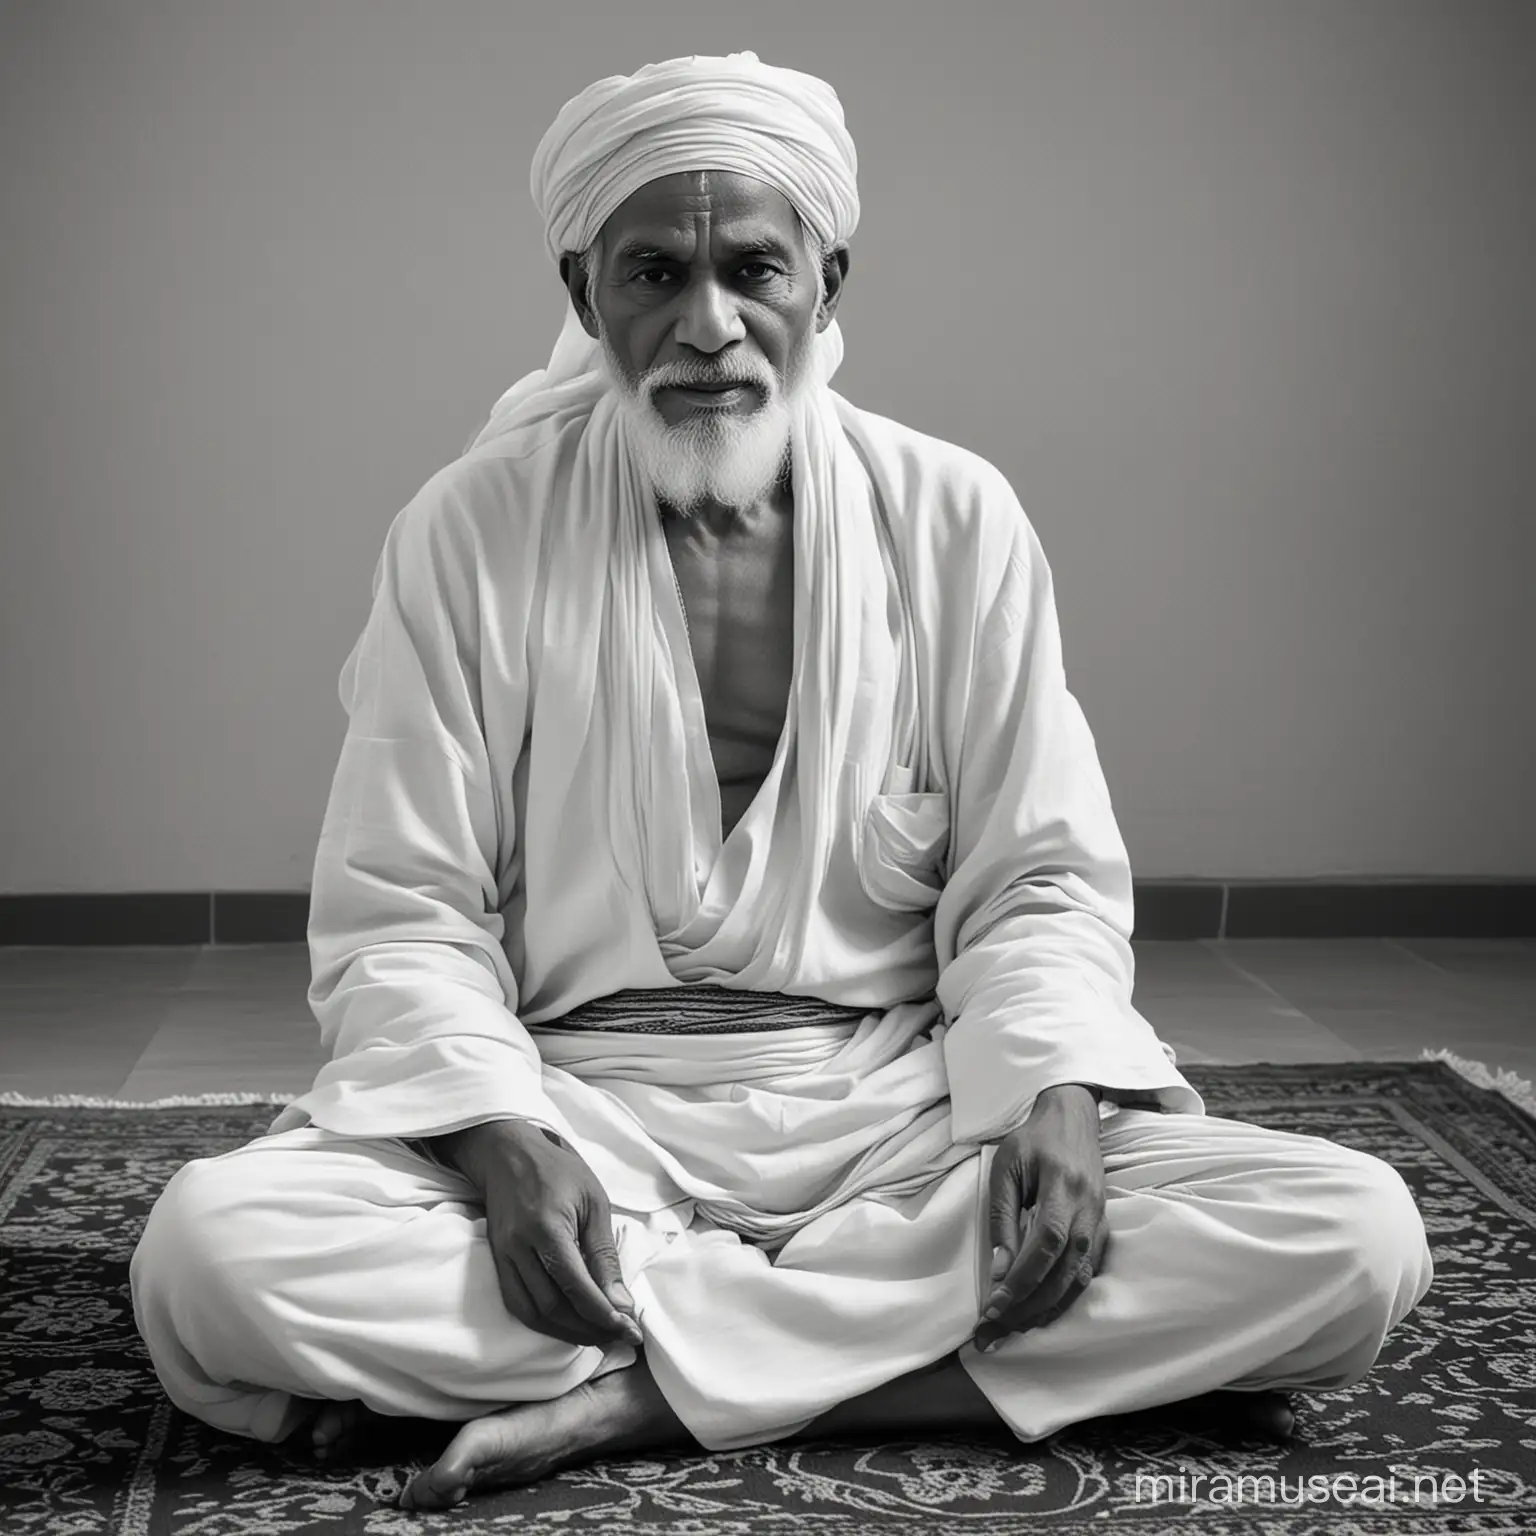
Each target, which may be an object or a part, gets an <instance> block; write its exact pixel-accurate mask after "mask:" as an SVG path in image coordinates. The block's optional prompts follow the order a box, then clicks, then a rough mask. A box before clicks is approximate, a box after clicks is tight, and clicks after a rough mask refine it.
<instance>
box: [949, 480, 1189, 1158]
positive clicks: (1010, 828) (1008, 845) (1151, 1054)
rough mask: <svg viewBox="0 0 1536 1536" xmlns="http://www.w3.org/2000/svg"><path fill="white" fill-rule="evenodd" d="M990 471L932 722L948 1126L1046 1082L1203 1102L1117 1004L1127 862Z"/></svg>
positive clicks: (971, 1127) (981, 1132)
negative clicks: (945, 799)
mask: <svg viewBox="0 0 1536 1536" xmlns="http://www.w3.org/2000/svg"><path fill="white" fill-rule="evenodd" d="M993 475H994V476H995V479H994V480H993V481H992V483H991V484H989V485H987V486H985V487H984V488H983V494H984V496H985V497H986V498H987V500H988V501H989V502H990V506H989V508H988V511H989V514H990V515H991V516H992V517H996V516H997V515H998V513H999V512H1001V513H1002V514H1003V516H1002V523H1003V529H1002V537H1001V539H1000V540H999V541H997V542H996V543H995V544H994V546H993V554H994V555H995V556H996V558H995V559H989V560H986V561H985V562H984V565H985V566H987V567H990V568H992V569H997V570H1000V571H1001V581H1000V583H999V584H997V586H996V590H995V594H993V595H991V597H990V600H983V599H980V598H979V599H978V608H979V609H980V610H981V611H980V617H979V619H978V620H977V622H976V625H975V631H974V632H975V636H976V638H975V642H974V646H973V648H972V650H971V655H970V657H969V677H968V678H967V679H962V680H961V681H962V688H961V690H960V692H961V694H962V701H961V702H960V703H959V704H958V705H957V706H953V709H954V712H953V713H952V715H951V716H950V723H949V725H948V726H947V729H948V730H949V731H950V733H951V740H950V741H948V742H947V743H946V757H947V759H948V763H949V769H950V785H949V789H950V795H951V798H952V806H951V843H950V873H949V878H948V880H947V881H946V883H945V887H944V889H943V891H942V893H941V895H940V897H939V901H938V904H937V906H936V907H935V909H934V942H935V947H936V949H937V951H938V960H939V981H938V996H939V1001H940V1003H941V1004H942V1006H943V1010H944V1016H945V1019H946V1020H947V1021H948V1027H947V1029H946V1031H945V1034H944V1053H945V1062H946V1066H947V1068H948V1072H949V1080H950V1095H951V1112H952V1115H953V1124H954V1136H955V1139H956V1140H957V1141H967V1142H969V1141H976V1142H981V1141H990V1140H994V1139H996V1138H998V1137H1001V1136H1004V1135H1006V1134H1008V1132H1010V1131H1011V1130H1013V1129H1015V1128H1016V1127H1017V1126H1018V1125H1020V1124H1021V1123H1022V1122H1023V1121H1024V1119H1025V1118H1026V1117H1027V1115H1028V1114H1029V1111H1030V1108H1031V1107H1032V1105H1033V1103H1034V1101H1035V1098H1036V1096H1037V1095H1038V1094H1039V1093H1041V1092H1042V1091H1043V1090H1044V1089H1046V1088H1048V1087H1052V1086H1054V1085H1056V1084H1061V1083H1086V1084H1088V1085H1090V1086H1094V1087H1097V1088H1099V1089H1101V1090H1102V1092H1103V1097H1104V1099H1105V1100H1108V1101H1118V1100H1119V1099H1121V1098H1124V1099H1126V1100H1130V1099H1132V1098H1134V1099H1135V1100H1136V1101H1137V1102H1138V1103H1144V1104H1146V1105H1148V1106H1149V1107H1150V1106H1152V1105H1154V1104H1155V1106H1156V1107H1158V1108H1161V1109H1164V1110H1175V1111H1184V1112H1186V1113H1191V1114H1203V1113H1204V1104H1203V1102H1202V1101H1201V1099H1200V1096H1199V1095H1198V1094H1197V1093H1196V1092H1195V1090H1194V1088H1193V1087H1191V1086H1190V1084H1189V1083H1187V1082H1186V1081H1185V1079H1184V1077H1183V1076H1182V1074H1181V1073H1180V1072H1179V1071H1178V1070H1177V1069H1176V1066H1175V1057H1174V1052H1173V1050H1172V1048H1171V1047H1169V1046H1167V1045H1165V1044H1164V1043H1163V1042H1162V1041H1160V1040H1159V1039H1158V1037H1157V1034H1156V1032H1155V1030H1154V1029H1153V1028H1152V1025H1151V1024H1150V1023H1148V1022H1147V1020H1146V1019H1144V1018H1143V1017H1142V1016H1141V1015H1140V1014H1139V1013H1138V1012H1137V1011H1136V1009H1135V1008H1133V1007H1132V1005H1131V995H1132V985H1133V980H1134V968H1135V960H1134V956H1133V952H1132V950H1131V944H1130V938H1131V932H1132V926H1133V917H1134V914H1133V899H1132V887H1131V869H1130V862H1129V859H1128V857H1127V854H1126V849H1125V844H1124V842H1123V841H1122V839H1121V836H1120V831H1119V828H1118V826H1117V825H1116V821H1115V816H1114V812H1113V810H1112V809H1111V806H1110V800H1109V791H1108V787H1107V785H1106V783H1105V780H1104V774H1103V771H1102V769H1101V767H1100V764H1099V758H1098V753H1097V750H1096V747H1095V744H1094V739H1093V735H1092V732H1091V731H1090V730H1089V727H1088V722H1087V720H1086V719H1085V718H1084V715H1083V712H1082V710H1081V708H1080V707H1079V705H1078V702H1077V700H1076V698H1074V697H1073V695H1072V693H1071V692H1070V691H1069V690H1068V688H1067V682H1066V676H1065V673H1064V671H1063V667H1062V654H1061V634H1060V627H1059V624H1058V621H1057V614H1056V600H1055V594H1054V591H1053V587H1052V581H1051V571H1050V567H1049V565H1048V564H1047V562H1046V559H1045V554H1044V551H1043V550H1042V549H1041V547H1040V542H1039V539H1038V537H1037V536H1036V534H1035V531H1034V528H1033V527H1032V526H1031V524H1030V523H1029V521H1028V519H1027V517H1026V516H1025V514H1024V511H1023V509H1022V507H1020V506H1019V504H1018V501H1017V499H1016V498H1015V496H1014V494H1013V491H1012V489H1011V488H1010V487H1009V486H1008V483H1007V481H1006V479H1005V478H1004V477H1003V476H1002V474H1001V473H1000V472H997V471H993ZM994 526H996V525H995V524H994ZM995 581H996V578H994V582H995ZM1104 1110H1105V1112H1109V1105H1108V1104H1106V1105H1105V1106H1104Z"/></svg>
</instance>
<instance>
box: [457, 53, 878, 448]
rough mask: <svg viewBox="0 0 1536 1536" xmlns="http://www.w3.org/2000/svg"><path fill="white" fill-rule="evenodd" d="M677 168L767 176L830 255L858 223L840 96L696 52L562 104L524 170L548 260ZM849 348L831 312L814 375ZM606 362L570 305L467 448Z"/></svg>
mask: <svg viewBox="0 0 1536 1536" xmlns="http://www.w3.org/2000/svg"><path fill="white" fill-rule="evenodd" d="M679 171H737V172H740V173H741V174H743V175H747V176H752V177H755V178H757V179H758V180H759V181H762V182H766V183H767V184H768V185H769V186H771V187H774V188H776V189H777V190H778V191H780V192H782V193H783V194H784V196H785V198H787V199H788V201H789V202H790V204H791V205H792V206H793V207H794V208H795V210H796V212H798V213H799V215H800V217H801V218H802V219H803V220H804V221H805V224H806V227H807V228H808V229H809V230H810V231H811V233H812V234H813V235H815V236H816V238H817V239H819V240H820V241H821V242H822V244H823V246H824V247H825V248H827V249H829V250H830V249H832V248H834V247H836V246H837V245H840V244H842V243H843V242H844V241H846V240H847V239H848V238H849V237H850V236H851V235H852V234H853V231H854V229H855V227H856V226H857V225H858V222H859V192H858V155H857V153H856V151H855V150H854V146H853V140H852V138H850V137H849V134H848V130H847V128H846V127H845V126H844V124H843V109H842V105H841V103H840V102H839V101H838V99H837V92H836V91H834V90H833V89H832V87H831V86H830V85H828V84H827V83H826V81H824V80H818V79H817V78H816V76H815V75H807V74H803V73H801V72H800V71H799V70H796V69H780V68H777V67H775V66H774V65H772V64H764V63H763V62H762V61H761V60H760V59H759V58H758V56H757V55H756V54H755V53H750V52H748V53H732V54H727V55H725V56H724V57H715V56H710V55H706V54H692V55H689V56H688V57H686V58H678V59H668V60H666V61H665V62H664V63H661V64H647V65H646V66H645V67H644V68H643V69H639V70H637V71H636V72H635V73H634V74H633V75H610V76H608V78H607V79H604V80H599V81H597V82H596V83H595V84H593V85H589V86H588V87H587V88H586V90H584V91H582V92H581V93H580V94H579V95H577V96H573V97H572V98H571V99H570V100H569V101H568V102H566V104H565V105H564V106H563V107H562V108H561V109H560V112H559V115H558V116H557V117H556V118H555V120H554V122H553V123H552V124H551V125H550V127H549V130H548V132H547V133H545V135H544V137H543V138H542V139H541V140H540V141H539V147H538V149H537V150H536V151H535V152H534V156H533V169H532V174H531V176H530V178H529V186H530V190H531V191H532V193H533V200H534V203H535V205H536V206H537V208H538V210H539V214H540V216H541V217H542V218H543V220H544V238H545V244H546V246H547V248H548V250H549V254H550V256H551V258H552V259H553V260H554V261H556V262H558V261H559V260H560V257H561V256H562V255H563V254H564V253H565V252H567V251H575V252H585V251H586V250H587V248H588V247H589V246H590V245H591V243H592V241H593V240H594V239H595V238H596V236H597V232H598V231H599V230H600V229H601V228H602V226H603V223H604V221H605V220H606V219H607V218H608V216H609V214H611V213H612V212H613V211H614V209H616V208H617V207H618V206H619V205H620V204H621V203H622V202H623V201H624V200H625V199H626V198H627V197H629V195H630V194H631V193H632V192H634V191H636V190H637V189H638V188H640V187H643V186H644V185H645V184H646V183H647V182H650V181H655V180H656V179H657V178H658V177H661V176H670V175H674V174H676V173H677V172H679ZM842 356H843V340H842V333H841V332H840V330H839V329H838V326H837V322H836V321H835V320H834V321H833V322H832V323H831V324H830V325H828V326H827V328H826V329H825V330H824V331H822V332H821V333H820V334H819V335H817V337H816V338H815V342H814V345H813V347H812V351H811V366H812V368H813V370H814V372H815V375H816V378H817V380H818V381H819V382H821V383H825V382H826V381H827V380H829V379H830V378H831V377H832V375H833V373H835V372H836V370H837V366H838V364H839V363H840V362H841V361H842ZM600 362H601V349H600V347H599V345H598V343H597V342H596V341H594V340H593V339H592V338H591V337H590V336H588V335H587V333H586V331H585V330H584V329H583V328H582V325H581V321H580V319H579V318H578V317H577V314H576V311H575V308H574V306H573V305H571V304H570V303H569V302H567V304H566V306H565V324H564V328H563V329H562V330H561V332H560V336H559V339H558V340H557V341H556V343H555V350H554V353H553V354H552V355H551V357H550V360H549V365H548V367H546V368H540V369H536V370H535V371H534V372H533V373H530V374H528V375H527V376H526V377H524V378H522V379H519V380H518V381H517V383H516V384H514V385H513V386H512V387H511V388H510V389H509V390H507V392H506V393H505V394H504V395H502V397H501V399H500V400H498V401H497V402H496V404H495V406H494V407H493V408H492V411H491V416H490V419H489V420H488V421H487V422H486V424H485V426H484V427H482V428H481V429H480V431H479V432H478V433H477V434H476V436H475V437H474V438H473V439H472V440H471V443H470V446H471V447H477V446H479V445H480V444H482V443H484V442H486V441H487V440H488V439H489V438H490V437H492V436H498V435H500V434H501V433H503V432H506V431H509V430H511V429H513V428H515V427H517V426H521V425H525V424H527V423H528V422H529V421H531V420H534V419H536V418H538V417H539V416H542V415H544V414H547V413H548V412H549V411H551V410H558V409H559V408H560V407H561V406H562V405H565V404H567V403H570V402H569V401H567V399H566V393H567V392H565V391H563V390H562V386H565V385H575V384H577V383H578V382H579V381H583V380H586V379H587V376H588V375H591V376H592V377H593V379H594V380H595V379H597V378H599V376H600V375H599V367H600ZM556 391H561V393H559V394H558V395H557V394H556Z"/></svg>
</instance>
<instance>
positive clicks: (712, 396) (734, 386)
mask: <svg viewBox="0 0 1536 1536" xmlns="http://www.w3.org/2000/svg"><path fill="white" fill-rule="evenodd" d="M751 387H752V386H751V385H750V384H743V383H741V382H739V381H735V380H732V381H731V382H728V383H724V384H668V385H666V386H665V389H666V392H667V393H668V394H672V395H677V396H678V397H680V398H681V399H683V400H687V401H688V402H690V403H691V404H704V405H730V404H733V403H734V402H735V401H737V400H739V399H740V398H741V397H742V396H743V395H744V394H746V392H747V391H748V390H749V389H750V388H751Z"/></svg>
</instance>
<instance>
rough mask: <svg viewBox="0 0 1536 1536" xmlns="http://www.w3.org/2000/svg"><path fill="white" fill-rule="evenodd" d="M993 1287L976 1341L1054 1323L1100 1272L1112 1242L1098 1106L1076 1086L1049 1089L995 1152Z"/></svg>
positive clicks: (984, 1343) (983, 1345)
mask: <svg viewBox="0 0 1536 1536" xmlns="http://www.w3.org/2000/svg"><path fill="white" fill-rule="evenodd" d="M990 1206H991V1229H992V1248H993V1258H992V1271H991V1276H990V1279H991V1286H992V1289H991V1294H990V1295H989V1297H988V1299H987V1301H986V1302H985V1303H984V1305H983V1316H982V1320H981V1324H980V1326H979V1327H978V1328H977V1330H976V1347H977V1348H978V1349H982V1350H986V1349H988V1348H990V1347H992V1346H993V1345H995V1344H996V1343H997V1342H998V1341H999V1340H1001V1339H1003V1338H1004V1337H1006V1336H1007V1335H1008V1334H1010V1333H1022V1332H1024V1331H1025V1330H1026V1329H1029V1328H1038V1327H1040V1326H1041V1325H1042V1324H1044V1323H1049V1322H1053V1321H1054V1320H1055V1319H1056V1318H1058V1317H1060V1316H1061V1314H1062V1313H1063V1312H1065V1311H1066V1310H1067V1308H1068V1307H1069V1306H1071V1305H1072V1303H1073V1302H1074V1301H1076V1300H1077V1298H1078V1297H1079V1296H1080V1295H1081V1294H1082V1292H1083V1290H1084V1288H1085V1287H1086V1286H1087V1284H1088V1282H1089V1281H1090V1280H1091V1279H1092V1278H1093V1276H1094V1275H1095V1274H1097V1273H1098V1271H1099V1268H1100V1267H1101V1265H1102V1263H1103V1259H1104V1248H1105V1245H1106V1244H1107V1243H1108V1241H1109V1223H1108V1222H1107V1221H1106V1219H1105V1211H1104V1156H1103V1153H1102V1152H1101V1151H1100V1148H1099V1108H1098V1102H1097V1100H1096V1099H1095V1097H1094V1095H1093V1092H1092V1090H1091V1089H1089V1088H1088V1087H1086V1086H1085V1085H1083V1084H1081V1083H1063V1084H1060V1085H1058V1086H1057V1087H1053V1088H1047V1089H1046V1090H1045V1091H1044V1092H1043V1093H1041V1094H1040V1095H1039V1096H1038V1097H1037V1098H1036V1100H1035V1102H1034V1105H1033V1107H1032V1108H1031V1110H1030V1112H1029V1117H1028V1118H1027V1119H1026V1120H1025V1122H1024V1124H1023V1125H1021V1126H1020V1127H1019V1128H1018V1130H1016V1131H1013V1132H1011V1133H1010V1134H1009V1135H1007V1136H1005V1137H1004V1138H1003V1140H1002V1141H1001V1142H1000V1143H999V1145H998V1148H997V1153H996V1155H995V1156H994V1157H993V1159H992V1176H991V1201H990Z"/></svg>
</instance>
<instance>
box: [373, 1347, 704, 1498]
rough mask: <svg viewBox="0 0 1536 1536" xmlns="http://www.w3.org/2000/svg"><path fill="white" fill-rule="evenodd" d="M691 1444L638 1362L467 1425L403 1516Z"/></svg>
mask: <svg viewBox="0 0 1536 1536" xmlns="http://www.w3.org/2000/svg"><path fill="white" fill-rule="evenodd" d="M691 1445H696V1442H695V1441H694V1440H693V1438H692V1436H691V1435H689V1433H688V1431H687V1430H686V1429H684V1428H683V1425H682V1422H681V1420H679V1419H678V1417H677V1415H676V1414H675V1413H673V1412H672V1409H671V1408H670V1407H669V1406H668V1403H667V1400H666V1398H664V1397H663V1396H662V1395H661V1389H660V1388H659V1387H658V1386H657V1385H656V1382H655V1379H654V1378H653V1377H652V1375H651V1372H650V1368H649V1366H647V1365H646V1363H645V1360H644V1357H643V1356H642V1357H641V1359H640V1360H638V1361H637V1362H636V1363H635V1364H634V1365H632V1366H629V1367H628V1368H627V1369H625V1370H622V1371H610V1372H609V1373H608V1374H607V1375H606V1376H601V1377H599V1378H598V1379H597V1380H596V1381H589V1382H583V1383H582V1384H581V1385H580V1386H579V1387H575V1388H573V1389H572V1390H571V1391H569V1392H567V1393H566V1394H565V1395H564V1396H563V1397H556V1398H552V1399H550V1401H548V1402H544V1403H519V1404H518V1405H517V1406H516V1407H515V1408H507V1409H503V1410H502V1411H501V1412H500V1413H489V1414H486V1415H485V1417H484V1418H479V1419H471V1420H470V1421H469V1422H468V1423H467V1424H465V1425H464V1427H463V1428H462V1429H461V1430H460V1431H459V1432H458V1434H456V1435H455V1436H454V1437H453V1439H452V1441H451V1442H450V1443H449V1445H448V1448H447V1450H445V1451H444V1452H443V1454H442V1455H441V1456H439V1457H438V1459H437V1460H436V1461H435V1462H434V1463H433V1464H432V1465H431V1466H430V1467H427V1468H426V1469H425V1470H424V1471H421V1472H418V1473H417V1474H416V1476H415V1477H413V1478H412V1479H411V1481H410V1483H409V1484H408V1485H407V1486H406V1488H405V1491H404V1492H403V1493H402V1494H401V1495H400V1507H401V1509H448V1508H450V1507H451V1506H452V1505H455V1504H459V1503H462V1502H463V1501H464V1499H466V1498H467V1497H468V1496H469V1494H470V1493H471V1492H478V1491H483V1490H485V1489H489V1488H506V1487H510V1486H513V1485H516V1484H519V1483H532V1482H537V1481H538V1480H539V1479H540V1478H542V1477H548V1476H549V1475H550V1474H551V1473H553V1472H560V1471H563V1470H564V1469H565V1468H566V1467H572V1466H577V1465H579V1464H580V1463H581V1462H584V1461H594V1460H596V1459H598V1458H599V1457H601V1456H606V1455H610V1454H612V1453H615V1452H619V1451H640V1450H659V1449H662V1448H664V1447H673V1446H691Z"/></svg>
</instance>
